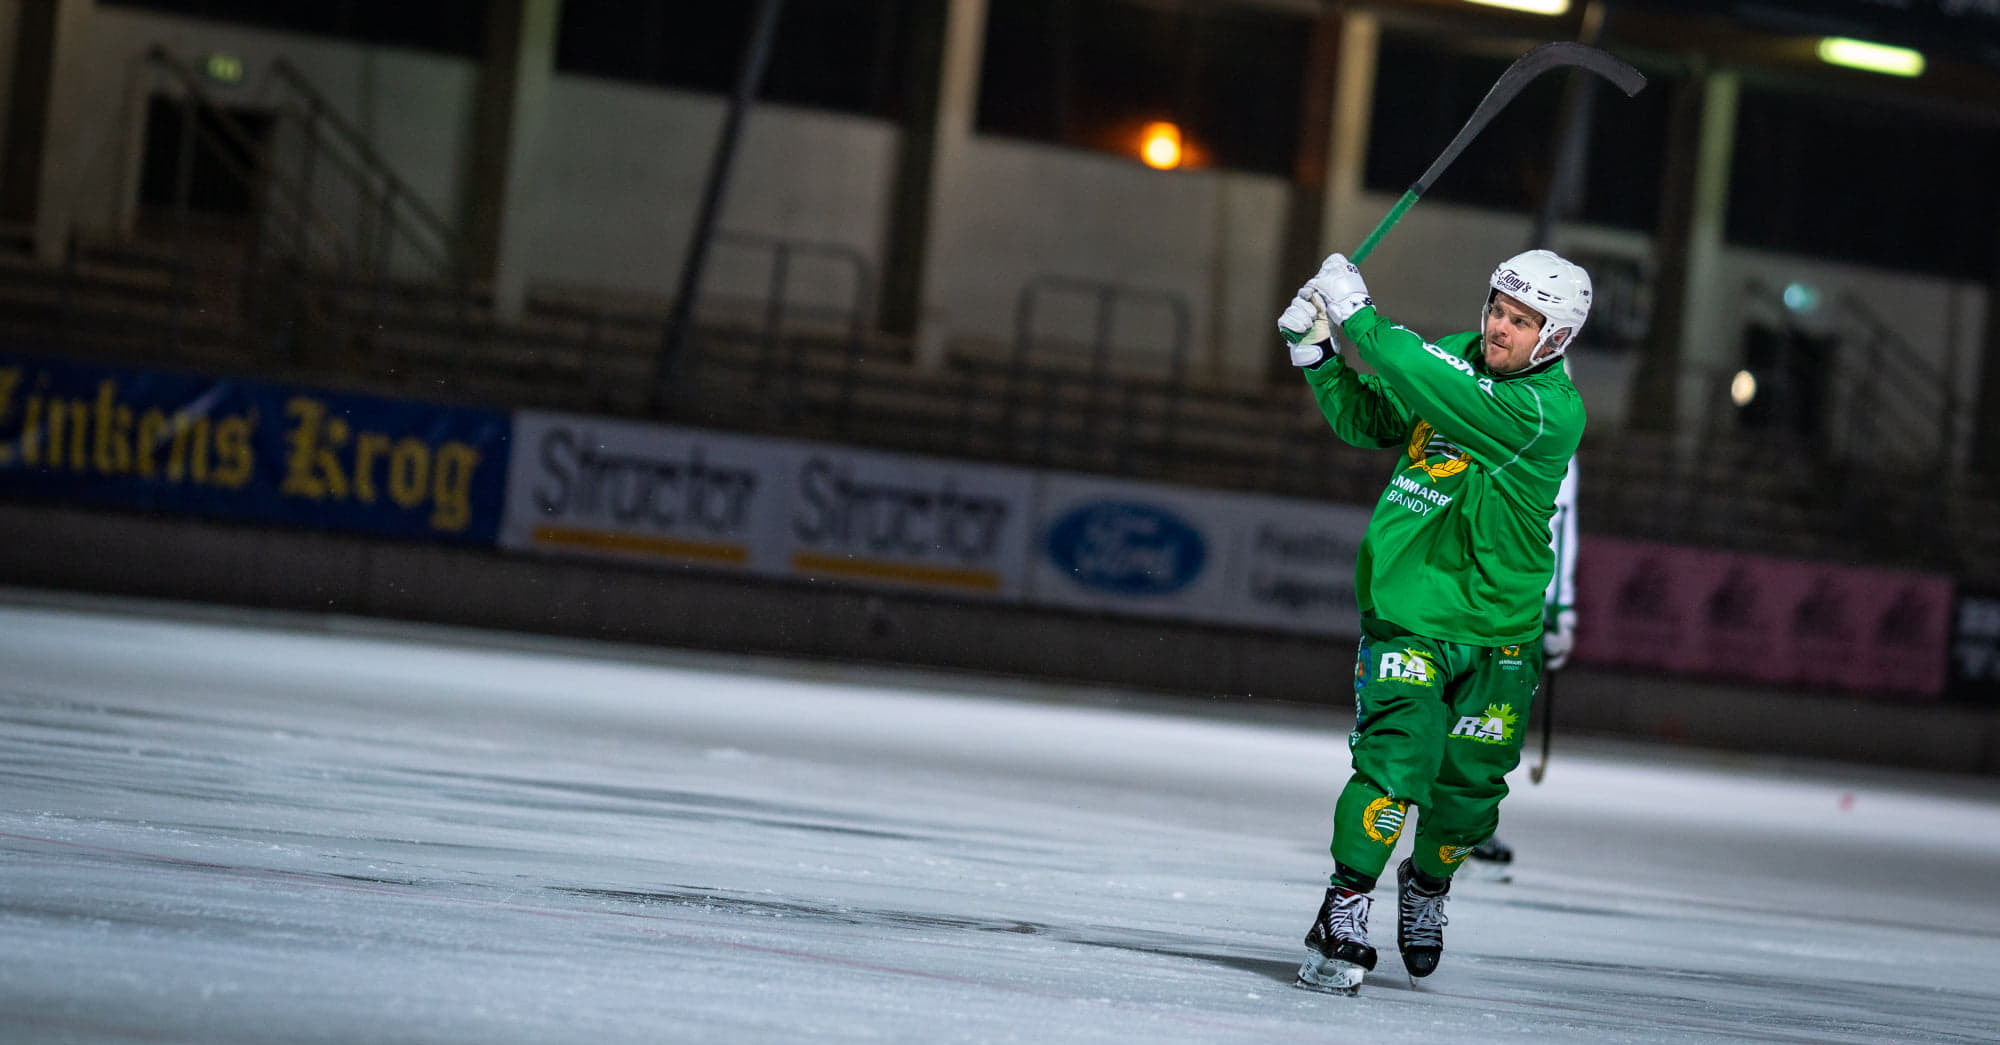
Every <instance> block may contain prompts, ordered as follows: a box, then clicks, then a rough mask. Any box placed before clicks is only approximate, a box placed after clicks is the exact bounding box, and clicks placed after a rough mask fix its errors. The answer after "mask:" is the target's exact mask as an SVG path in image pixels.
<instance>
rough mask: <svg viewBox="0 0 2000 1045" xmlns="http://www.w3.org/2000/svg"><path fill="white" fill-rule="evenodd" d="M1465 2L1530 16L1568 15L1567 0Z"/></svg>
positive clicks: (1468, 0) (1483, 0)
mask: <svg viewBox="0 0 2000 1045" xmlns="http://www.w3.org/2000/svg"><path fill="white" fill-rule="evenodd" d="M1466 2H1467V3H1472V4H1482V5H1484V6H1486V7H1504V8H1506V9H1507V10H1509V11H1526V12H1528V13H1529V14H1531V15H1561V14H1568V13H1569V0H1466Z"/></svg>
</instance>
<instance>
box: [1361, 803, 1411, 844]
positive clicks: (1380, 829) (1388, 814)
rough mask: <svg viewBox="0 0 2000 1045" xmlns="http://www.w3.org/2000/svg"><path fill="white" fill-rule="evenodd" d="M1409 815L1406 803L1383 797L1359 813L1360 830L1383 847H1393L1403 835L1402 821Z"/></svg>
mask: <svg viewBox="0 0 2000 1045" xmlns="http://www.w3.org/2000/svg"><path fill="white" fill-rule="evenodd" d="M1409 815H1410V806H1409V803H1407V802H1398V801H1397V800H1395V799H1393V798H1389V797H1388V796H1386V795H1385V796H1383V797H1381V798H1378V799H1376V800H1375V801H1373V802H1370V803H1368V808H1367V809H1364V810H1362V811H1361V829H1362V830H1363V831H1366V832H1368V837H1370V838H1373V839H1374V840H1376V841H1377V842H1380V843H1382V844H1383V845H1395V844H1396V839H1397V838H1398V837H1400V836H1401V835H1402V833H1403V821H1404V820H1405V819H1406V818H1408V816H1409Z"/></svg>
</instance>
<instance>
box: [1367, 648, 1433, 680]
mask: <svg viewBox="0 0 2000 1045" xmlns="http://www.w3.org/2000/svg"><path fill="white" fill-rule="evenodd" d="M1375 677H1376V678H1377V679H1393V680H1398V681H1402V682H1414V683H1416V684H1417V685H1419V686H1428V685H1430V684H1431V682H1432V681H1434V680H1435V679H1436V678H1437V666H1436V665H1434V664H1432V663H1431V657H1430V654H1428V653H1425V652H1424V651H1423V650H1420V649H1404V650H1400V651H1390V652H1388V653H1384V654H1382V659H1381V660H1379V661H1377V662H1376V664H1375Z"/></svg>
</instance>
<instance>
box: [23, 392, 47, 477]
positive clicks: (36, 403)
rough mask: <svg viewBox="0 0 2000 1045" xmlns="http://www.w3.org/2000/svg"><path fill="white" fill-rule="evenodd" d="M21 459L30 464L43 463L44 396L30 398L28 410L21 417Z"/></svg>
mask: <svg viewBox="0 0 2000 1045" xmlns="http://www.w3.org/2000/svg"><path fill="white" fill-rule="evenodd" d="M21 461H22V463H24V464H28V465H38V464H41V463H42V397H41V396H30V397H29V398H28V412H27V415H26V416H25V417H23V418H22V419H21Z"/></svg>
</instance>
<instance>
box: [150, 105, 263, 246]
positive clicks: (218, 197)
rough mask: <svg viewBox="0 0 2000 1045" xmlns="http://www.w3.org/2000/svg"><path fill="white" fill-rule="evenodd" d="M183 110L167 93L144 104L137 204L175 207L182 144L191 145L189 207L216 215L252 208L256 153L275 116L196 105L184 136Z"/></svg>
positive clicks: (258, 174)
mask: <svg viewBox="0 0 2000 1045" xmlns="http://www.w3.org/2000/svg"><path fill="white" fill-rule="evenodd" d="M187 111H188V110H187V108H186V106H184V105H182V104H181V101H180V99H178V98H171V97H166V96H155V97H154V98H153V99H152V101H151V103H150V104H148V105H147V107H146V145H145V152H144V153H143V155H142V158H141V161H140V163H141V167H140V178H139V202H140V204H141V205H142V206H143V207H145V208H147V209H148V210H154V211H160V210H170V209H172V208H174V207H177V206H179V203H180V194H181V160H182V157H183V156H184V155H187V153H186V152H185V151H184V149H185V148H186V147H187V146H188V145H190V144H191V145H192V148H193V154H192V157H191V158H190V160H189V164H188V178H187V206H188V210H189V211H190V212H191V213H195V214H202V215H212V216H216V217H237V216H242V215H247V214H250V213H251V212H252V211H253V210H255V208H256V203H257V186H258V183H259V179H260V177H261V170H262V168H261V161H260V160H259V158H258V157H259V156H260V155H262V153H263V152H264V149H265V146H266V144H267V143H268V142H269V140H270V134H271V126H272V124H273V123H274V122H275V118H274V117H273V116H272V115H271V114H270V113H267V112H261V111H258V110H254V109H230V110H227V111H226V112H225V113H224V114H223V115H222V116H218V115H217V114H216V113H215V112H213V111H210V110H206V109H200V108H197V109H196V110H195V111H194V124H193V131H194V134H193V137H192V139H189V138H188V137H187V133H186V132H187V121H186V115H187ZM225 120H226V123H225ZM231 127H233V128H234V130H235V131H238V132H241V135H240V137H239V136H238V135H237V134H232V133H230V132H229V130H228V128H231ZM246 139H247V140H246Z"/></svg>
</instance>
